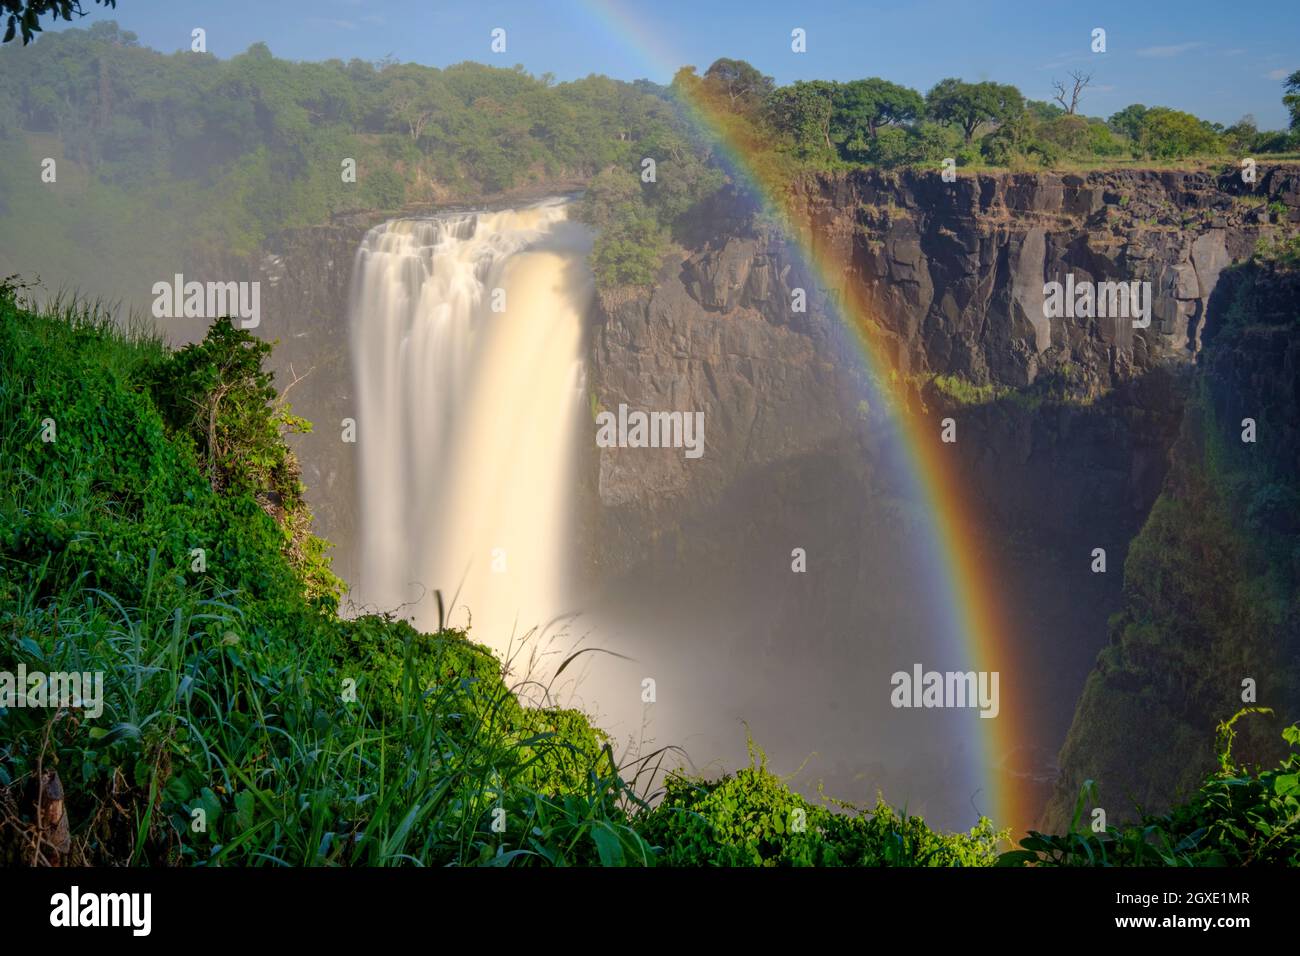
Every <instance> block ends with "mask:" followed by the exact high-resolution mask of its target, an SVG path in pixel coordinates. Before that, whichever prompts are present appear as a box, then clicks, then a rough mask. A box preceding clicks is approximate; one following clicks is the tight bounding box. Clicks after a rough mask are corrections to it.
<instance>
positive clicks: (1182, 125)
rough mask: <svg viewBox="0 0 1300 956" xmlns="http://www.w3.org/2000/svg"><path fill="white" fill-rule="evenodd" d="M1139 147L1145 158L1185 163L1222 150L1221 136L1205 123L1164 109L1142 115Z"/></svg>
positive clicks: (1186, 114)
mask: <svg viewBox="0 0 1300 956" xmlns="http://www.w3.org/2000/svg"><path fill="white" fill-rule="evenodd" d="M1137 145H1138V149H1140V150H1141V152H1142V154H1143V155H1144V156H1148V157H1151V158H1153V159H1181V158H1183V157H1185V156H1191V155H1192V154H1194V153H1208V152H1213V151H1215V150H1216V149H1218V148H1219V146H1220V144H1219V139H1218V136H1217V135H1216V134H1215V132H1214V130H1213V129H1211V128H1210V125H1209V124H1208V123H1206V122H1205V121H1204V120H1201V119H1197V118H1196V117H1195V116H1193V115H1192V114H1190V113H1183V112H1181V111H1179V110H1171V109H1165V108H1164V107H1162V106H1158V107H1155V108H1154V109H1149V110H1147V111H1146V112H1145V113H1144V114H1143V115H1142V122H1141V125H1140V126H1139V127H1138V136H1137Z"/></svg>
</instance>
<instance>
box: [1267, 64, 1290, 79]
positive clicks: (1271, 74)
mask: <svg viewBox="0 0 1300 956" xmlns="http://www.w3.org/2000/svg"><path fill="white" fill-rule="evenodd" d="M1290 75H1291V71H1290V70H1288V69H1287V68H1286V67H1282V69H1280V70H1269V71H1268V72H1267V73H1265V74H1264V76H1265V77H1266V78H1267V79H1270V80H1285V79H1286V78H1287V77H1288V76H1290Z"/></svg>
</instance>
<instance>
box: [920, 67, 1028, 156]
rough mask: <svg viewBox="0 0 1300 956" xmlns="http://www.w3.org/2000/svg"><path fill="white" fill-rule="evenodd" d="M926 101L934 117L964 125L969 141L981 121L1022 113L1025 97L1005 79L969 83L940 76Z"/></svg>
mask: <svg viewBox="0 0 1300 956" xmlns="http://www.w3.org/2000/svg"><path fill="white" fill-rule="evenodd" d="M925 105H926V110H927V112H928V113H929V115H930V116H931V117H932V118H934V119H935V120H937V121H939V122H940V123H945V124H951V125H954V126H957V127H958V128H959V129H961V131H962V133H963V134H964V135H965V138H966V142H967V143H969V142H971V140H972V138H973V137H974V135H975V130H976V129H977V128H978V127H979V126H980V125H982V124H984V123H1002V122H1006V121H1008V120H1013V119H1015V118H1016V117H1018V116H1019V115H1020V114H1021V113H1023V112H1024V109H1025V98H1024V97H1023V96H1022V95H1021V93H1020V91H1019V90H1017V89H1016V88H1015V87H1014V86H1010V85H1007V84H1004V83H992V82H984V83H966V82H964V81H962V80H959V79H955V78H949V79H946V80H940V81H939V82H938V83H936V84H935V85H934V87H933V88H932V89H931V90H930V92H928V93H926V94H925Z"/></svg>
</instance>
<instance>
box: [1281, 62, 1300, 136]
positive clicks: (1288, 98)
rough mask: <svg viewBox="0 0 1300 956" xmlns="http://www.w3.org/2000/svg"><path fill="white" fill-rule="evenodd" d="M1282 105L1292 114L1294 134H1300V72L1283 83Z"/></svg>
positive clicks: (1293, 74) (1296, 72) (1297, 71)
mask: <svg viewBox="0 0 1300 956" xmlns="http://www.w3.org/2000/svg"><path fill="white" fill-rule="evenodd" d="M1282 88H1283V89H1284V90H1286V92H1285V93H1284V94H1283V95H1282V105H1284V106H1285V107H1286V108H1287V111H1288V112H1289V113H1290V114H1291V130H1292V132H1300V70H1296V71H1295V72H1294V73H1292V74H1291V75H1290V76H1288V77H1287V78H1286V80H1284V81H1283V84H1282Z"/></svg>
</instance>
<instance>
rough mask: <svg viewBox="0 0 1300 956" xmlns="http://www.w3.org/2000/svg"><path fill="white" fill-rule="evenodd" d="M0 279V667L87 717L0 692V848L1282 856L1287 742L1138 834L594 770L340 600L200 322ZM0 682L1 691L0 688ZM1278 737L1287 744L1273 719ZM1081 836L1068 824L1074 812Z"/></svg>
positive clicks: (227, 357)
mask: <svg viewBox="0 0 1300 956" xmlns="http://www.w3.org/2000/svg"><path fill="white" fill-rule="evenodd" d="M18 291H19V290H16V289H15V288H14V287H13V286H12V285H10V284H7V283H0V678H3V676H4V675H5V674H13V673H15V672H17V671H18V670H19V668H20V667H23V668H25V669H26V671H27V673H28V674H29V675H31V674H33V673H43V674H47V675H48V674H54V673H58V672H69V671H77V672H92V673H93V672H102V674H103V681H104V684H103V701H102V702H103V712H102V713H100V714H98V715H94V716H92V714H91V712H90V711H88V710H87V709H85V708H82V707H79V706H70V707H60V706H57V704H52V705H51V704H49V702H47V701H43V700H41V699H40V694H39V691H38V688H36V687H34V686H30V685H29V686H27V687H26V688H23V689H25V690H27V691H28V692H30V693H31V695H32V696H31V697H29V698H27V699H26V700H24V701H23V702H22V705H18V704H17V702H14V701H4V700H0V864H4V865H51V864H64V865H67V864H92V865H124V864H135V865H187V864H188V865H217V864H226V865H394V864H404V863H405V864H426V865H436V864H491V865H503V864H514V865H518V864H529V863H541V864H553V865H571V864H599V865H653V864H656V863H658V864H668V865H677V866H696V865H757V866H774V865H868V866H874V865H930V866H980V865H990V864H993V863H995V862H998V861H999V860H1000V861H1001V862H1002V863H1004V864H1023V863H1033V862H1037V863H1041V864H1049V865H1050V864H1055V863H1101V862H1110V863H1133V862H1137V863H1147V864H1152V863H1156V864H1158V863H1195V862H1227V863H1241V862H1274V863H1276V862H1285V861H1287V860H1290V861H1291V862H1295V861H1296V857H1297V856H1298V855H1300V835H1298V834H1297V829H1298V828H1297V820H1300V802H1298V800H1300V784H1297V777H1298V776H1300V774H1298V773H1297V771H1300V759H1297V757H1295V756H1292V757H1289V758H1288V760H1287V762H1285V763H1284V764H1283V766H1282V767H1281V768H1280V769H1278V770H1276V771H1270V772H1269V773H1265V774H1260V775H1251V774H1249V773H1246V772H1244V771H1239V770H1237V769H1236V768H1234V767H1232V766H1231V764H1230V762H1228V761H1227V760H1225V762H1224V764H1223V767H1222V772H1221V773H1220V774H1218V775H1216V776H1215V777H1214V778H1213V779H1211V780H1210V781H1208V782H1207V783H1206V785H1205V787H1204V788H1203V789H1202V791H1201V792H1200V793H1199V794H1197V795H1196V797H1195V798H1194V799H1193V800H1192V801H1190V802H1189V803H1188V804H1187V805H1186V806H1184V807H1181V808H1178V809H1176V810H1175V811H1172V812H1171V814H1170V815H1169V816H1168V817H1165V818H1161V819H1160V820H1155V821H1150V820H1149V821H1145V822H1144V825H1143V827H1141V828H1128V829H1126V830H1124V831H1108V832H1105V833H1102V834H1096V833H1091V832H1089V833H1087V834H1086V835H1085V834H1084V833H1083V830H1082V829H1080V832H1078V833H1072V834H1070V835H1068V836H1064V837H1044V836H1041V835H1034V836H1033V837H1031V838H1030V839H1028V840H1026V841H1025V843H1024V847H1025V849H1024V850H1023V851H1017V852H1014V853H1008V854H1003V855H1002V856H1001V857H1000V858H999V856H998V852H997V851H998V849H999V842H1000V838H1001V837H1003V836H1004V834H999V833H997V832H995V830H994V828H993V825H992V824H991V823H990V822H989V821H988V820H981V821H980V822H979V824H978V825H977V826H976V827H975V828H974V829H973V830H971V831H970V832H969V833H957V834H940V833H936V832H934V831H932V830H930V829H929V828H928V827H927V826H926V825H925V824H924V822H923V821H921V820H920V819H918V818H915V817H907V816H905V815H901V814H899V813H897V812H896V811H894V810H893V809H891V808H890V807H889V806H887V805H885V804H883V803H877V805H876V806H875V807H872V808H865V809H864V808H858V807H853V806H849V805H846V804H839V803H835V802H833V801H827V804H826V805H817V804H813V803H811V802H810V801H808V800H806V799H805V798H803V797H802V796H800V795H798V794H796V793H793V792H792V791H791V790H790V789H789V787H787V786H786V784H785V783H784V782H783V781H782V780H781V779H780V778H779V777H777V776H776V775H774V774H773V773H771V772H770V771H769V770H768V769H767V767H766V764H765V762H764V761H763V760H762V759H761V758H760V757H758V756H755V758H754V759H752V760H751V765H750V766H749V767H746V768H743V769H741V770H739V771H738V772H736V773H734V774H728V775H726V776H724V777H722V778H721V779H719V780H713V781H705V780H698V779H692V778H688V777H685V776H681V775H671V776H669V777H667V778H666V781H665V783H664V787H663V789H662V790H661V791H660V792H659V793H658V794H657V796H659V797H661V799H658V800H655V801H653V803H654V806H653V808H652V807H651V806H650V803H651V802H652V801H650V800H649V799H648V797H649V795H648V794H646V793H645V792H644V787H641V788H639V789H638V788H634V787H633V786H632V785H629V784H628V783H627V782H625V781H626V779H627V778H631V779H633V780H634V781H642V780H645V779H647V777H648V776H649V774H648V772H647V771H648V770H649V769H650V767H649V765H648V763H647V762H646V761H649V760H655V759H657V757H653V756H652V757H650V758H646V761H643V762H642V763H640V764H638V765H635V766H632V767H622V768H620V767H618V766H616V761H615V757H614V755H613V752H612V750H611V748H610V746H609V743H608V741H607V740H606V738H605V737H604V735H603V734H602V733H601V732H600V731H599V730H598V729H596V728H594V727H592V726H591V724H590V723H589V722H588V720H587V718H586V717H584V716H583V715H582V714H579V713H577V712H574V711H570V710H563V709H555V708H549V709H548V708H532V707H525V706H522V705H521V704H520V703H519V700H518V698H517V697H516V695H515V693H514V692H513V690H512V688H511V687H509V686H507V684H506V682H505V681H504V680H503V678H502V666H501V663H500V662H499V661H498V660H497V659H496V658H495V657H494V656H493V655H492V654H491V653H490V652H489V651H487V650H486V649H485V648H482V647H479V646H477V645H475V644H473V643H472V642H470V641H469V640H468V638H467V636H466V635H465V633H463V632H461V631H457V630H452V629H443V630H440V631H439V632H438V633H435V634H422V633H419V632H417V631H415V630H414V629H413V628H411V627H410V626H409V625H408V624H406V623H405V622H402V621H399V620H394V619H392V618H390V617H385V616H366V617H360V618H356V619H351V620H347V619H342V618H340V617H339V616H338V614H337V604H338V585H339V582H338V581H337V579H336V578H335V577H334V576H333V575H332V573H331V572H330V570H329V566H328V561H327V559H326V558H325V557H324V551H325V545H324V543H323V542H321V541H320V540H319V539H316V538H315V537H314V536H312V534H311V533H310V528H309V525H310V515H309V514H308V512H307V509H306V505H305V503H304V501H303V498H302V488H301V483H300V482H299V479H298V472H297V465H296V462H295V461H294V460H293V458H292V455H291V454H290V453H289V452H288V450H287V447H286V446H285V444H284V441H283V438H282V433H283V431H284V430H285V429H288V428H306V427H309V426H308V425H307V424H306V423H305V422H302V421H300V420H298V419H296V418H294V417H293V416H292V415H291V414H290V413H289V411H288V409H287V408H286V407H285V406H284V405H283V403H282V402H281V401H280V400H279V398H278V396H277V394H276V391H275V389H274V387H273V384H272V382H271V379H270V376H269V375H268V374H267V373H265V372H263V371H262V362H263V359H264V358H265V357H266V353H267V351H268V349H269V346H267V345H266V344H265V343H262V342H260V341H259V340H257V339H254V338H253V337H251V336H249V335H247V334H246V333H243V332H240V331H237V330H235V329H233V328H232V327H231V325H230V324H229V323H228V322H225V321H221V322H218V323H216V324H214V326H213V328H212V330H211V331H210V333H209V335H208V337H207V339H206V340H205V341H204V342H202V343H197V344H195V345H192V346H189V347H187V348H185V349H182V350H180V351H178V352H169V351H168V350H166V349H165V348H164V347H162V346H161V345H160V344H159V343H158V342H157V341H156V340H153V339H151V338H148V337H141V336H130V335H123V334H122V333H120V332H119V331H118V330H117V329H116V327H115V326H114V325H113V324H112V322H110V321H108V320H107V319H106V318H104V317H103V316H100V315H97V314H96V313H95V312H94V311H93V310H89V311H88V310H84V309H78V308H68V309H64V310H62V311H59V310H57V309H55V310H54V311H51V312H49V313H47V314H42V315H36V314H33V313H32V312H30V311H29V310H28V309H26V308H25V307H24V306H23V304H22V303H21V301H20V296H19V294H18ZM20 690H21V689H20ZM1289 733H1290V734H1291V736H1289V737H1288V741H1289V742H1291V743H1296V742H1300V734H1297V733H1296V732H1295V731H1294V730H1292V731H1290V732H1289ZM1085 827H1086V821H1085Z"/></svg>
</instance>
